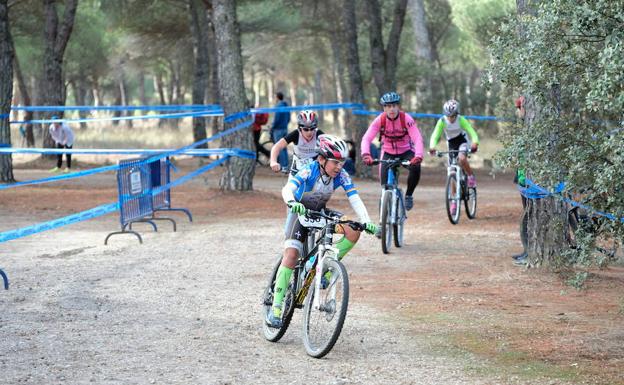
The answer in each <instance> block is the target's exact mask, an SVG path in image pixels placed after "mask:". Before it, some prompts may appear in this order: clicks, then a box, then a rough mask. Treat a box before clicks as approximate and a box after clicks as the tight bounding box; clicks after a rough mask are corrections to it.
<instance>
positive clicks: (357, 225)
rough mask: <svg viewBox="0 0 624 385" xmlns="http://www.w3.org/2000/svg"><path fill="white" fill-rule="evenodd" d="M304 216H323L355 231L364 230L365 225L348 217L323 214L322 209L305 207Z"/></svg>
mask: <svg viewBox="0 0 624 385" xmlns="http://www.w3.org/2000/svg"><path fill="white" fill-rule="evenodd" d="M286 206H288V207H289V208H290V207H291V205H289V204H288V203H287V204H286ZM303 215H305V216H306V217H312V218H315V217H316V218H324V219H327V220H328V221H331V222H332V223H334V224H337V225H345V224H346V225H349V227H351V228H352V229H353V230H355V231H364V230H365V229H366V226H365V225H364V224H363V223H360V222H357V221H352V220H350V219H340V217H339V216H337V215H328V214H325V213H324V212H322V211H316V210H311V209H306V211H305V213H304V214H303Z"/></svg>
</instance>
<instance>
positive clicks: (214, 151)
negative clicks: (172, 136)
mask: <svg viewBox="0 0 624 385" xmlns="http://www.w3.org/2000/svg"><path fill="white" fill-rule="evenodd" d="M12 150H14V149H12ZM19 150H24V151H15V152H26V153H38V154H39V153H41V154H47V153H50V154H54V153H62V152H63V151H62V150H61V149H49V150H48V151H46V149H33V148H31V149H28V148H25V149H19ZM66 151H67V150H66ZM3 152H5V151H2V150H1V149H0V154H1V153H3ZM88 153H91V152H88ZM105 153H112V154H135V155H150V154H163V151H159V150H153V151H149V150H135V151H124V152H102V153H99V154H105ZM171 153H172V151H171V150H169V152H167V153H166V154H171ZM250 154H251V156H250ZM177 155H192V156H208V155H220V156H224V155H233V156H241V157H245V158H249V157H251V158H255V156H256V154H255V153H254V152H252V151H246V150H237V152H232V150H231V149H224V148H206V149H194V150H192V149H189V150H185V151H183V152H182V153H179V154H177ZM166 156H170V155H166ZM163 157H164V156H163ZM159 159H161V158H158V159H154V160H151V161H150V162H149V163H151V162H155V161H156V160H159ZM117 169H119V166H118V165H114V166H103V167H97V168H92V169H89V170H82V171H76V172H72V173H70V174H65V175H55V176H52V177H48V178H42V179H35V180H30V181H25V182H16V183H11V184H0V190H5V189H9V188H13V187H19V186H29V185H36V184H43V183H51V182H56V181H59V180H68V179H75V178H81V177H83V176H86V175H93V174H98V173H102V172H107V171H115V170H117Z"/></svg>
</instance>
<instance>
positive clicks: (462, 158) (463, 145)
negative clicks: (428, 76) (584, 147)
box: [429, 99, 479, 212]
mask: <svg viewBox="0 0 624 385" xmlns="http://www.w3.org/2000/svg"><path fill="white" fill-rule="evenodd" d="M442 109H443V111H444V116H443V117H441V118H440V119H439V120H438V123H437V124H436V126H435V129H434V130H433V134H432V135H431V140H430V141H429V153H430V154H431V155H433V154H435V146H436V145H437V144H438V142H439V141H440V137H441V136H442V133H443V132H444V135H445V136H446V140H447V144H448V149H449V151H460V152H459V155H458V154H457V153H455V154H449V157H451V156H459V158H458V163H459V165H460V167H461V168H462V169H463V170H464V172H465V173H466V175H467V176H468V187H470V188H474V187H477V179H476V178H475V176H474V174H473V172H472V169H471V168H470V164H469V163H468V157H467V156H466V154H467V153H468V148H469V147H470V151H471V152H477V148H478V147H479V136H478V135H477V132H476V131H475V130H474V128H472V126H471V125H470V123H469V122H468V119H466V118H465V117H463V116H462V115H460V114H459V102H458V101H457V100H454V99H450V100H448V101H447V102H446V103H444V106H443V108H442ZM466 134H468V135H469V136H470V141H468V139H467V138H466ZM453 205H455V206H456V205H457V204H456V203H455V202H453ZM455 210H457V207H455V208H453V206H451V211H452V212H454V211H455Z"/></svg>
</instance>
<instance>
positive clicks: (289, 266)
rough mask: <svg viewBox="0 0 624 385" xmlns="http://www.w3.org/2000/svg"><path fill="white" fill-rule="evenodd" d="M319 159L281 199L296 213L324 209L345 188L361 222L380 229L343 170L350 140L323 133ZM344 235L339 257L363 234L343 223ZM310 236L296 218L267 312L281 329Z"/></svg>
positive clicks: (289, 185) (292, 181)
mask: <svg viewBox="0 0 624 385" xmlns="http://www.w3.org/2000/svg"><path fill="white" fill-rule="evenodd" d="M317 153H318V158H317V159H316V160H315V161H314V162H312V163H311V164H309V165H307V166H305V167H304V168H303V169H301V170H299V172H298V173H297V175H295V177H294V178H291V179H289V181H288V182H287V183H286V185H285V186H284V188H283V189H282V198H283V199H284V202H286V204H287V205H288V206H289V207H290V211H291V212H292V213H294V214H305V212H306V209H311V210H317V211H318V210H321V209H323V208H325V205H326V203H327V201H329V199H330V198H331V196H332V194H333V193H334V190H336V189H338V188H339V187H342V188H343V189H344V190H345V193H346V194H347V197H348V198H349V203H351V207H352V208H353V210H354V211H355V212H356V213H357V215H358V217H359V219H360V222H362V223H363V224H364V225H365V230H366V231H367V232H368V233H370V234H375V232H377V225H375V224H374V223H372V222H371V220H370V217H369V216H368V211H367V210H366V207H365V206H364V202H362V199H361V198H360V196H359V195H358V192H357V190H356V189H355V186H354V185H353V182H352V181H351V177H350V176H349V174H348V173H347V172H346V171H345V170H343V169H342V166H343V165H344V162H345V161H346V160H347V157H348V155H349V150H348V147H347V143H346V142H345V141H344V140H342V139H338V138H336V137H335V136H333V135H321V136H319V138H318V142H317ZM340 231H341V232H342V233H344V237H343V238H342V239H340V240H339V241H338V242H337V243H336V244H334V246H335V247H336V248H337V249H338V250H339V252H338V259H339V260H340V259H342V257H344V255H345V254H347V252H349V250H351V249H352V248H353V246H354V245H355V244H356V243H357V241H358V239H359V237H360V233H359V232H357V231H355V230H353V229H352V228H351V227H349V226H341V229H340ZM307 236H308V229H307V228H306V227H304V226H303V225H301V223H300V222H299V221H298V220H297V221H293V222H292V223H291V225H290V228H289V229H288V230H287V236H286V241H285V242H284V256H283V258H282V264H281V266H280V267H279V269H278V271H277V277H276V279H275V296H274V298H273V305H272V310H273V311H271V312H268V314H267V318H266V323H267V325H269V326H271V327H274V328H279V327H281V323H282V319H281V317H282V302H283V300H284V294H285V293H286V290H287V289H288V282H289V281H290V277H291V275H292V272H293V269H294V268H295V265H296V264H297V258H298V256H299V255H301V254H302V253H303V245H304V243H305V241H306V239H307Z"/></svg>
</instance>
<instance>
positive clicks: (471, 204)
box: [464, 187, 477, 219]
mask: <svg viewBox="0 0 624 385" xmlns="http://www.w3.org/2000/svg"><path fill="white" fill-rule="evenodd" d="M464 206H466V216H468V219H475V217H476V216H477V189H476V188H474V187H469V188H468V191H467V194H466V196H465V197H464Z"/></svg>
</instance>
